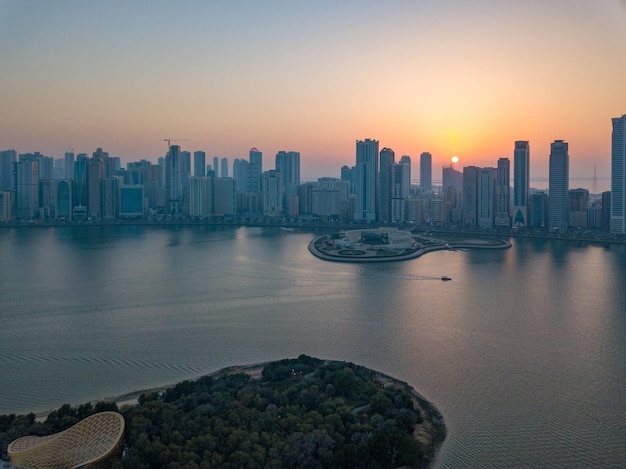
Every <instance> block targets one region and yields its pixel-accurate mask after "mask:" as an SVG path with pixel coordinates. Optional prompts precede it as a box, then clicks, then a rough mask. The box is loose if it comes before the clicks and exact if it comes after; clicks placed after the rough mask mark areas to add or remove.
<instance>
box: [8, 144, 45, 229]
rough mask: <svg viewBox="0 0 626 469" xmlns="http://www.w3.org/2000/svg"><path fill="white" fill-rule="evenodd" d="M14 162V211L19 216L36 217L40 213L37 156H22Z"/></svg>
mask: <svg viewBox="0 0 626 469" xmlns="http://www.w3.org/2000/svg"><path fill="white" fill-rule="evenodd" d="M23 156H25V155H20V161H18V162H16V163H13V166H14V177H15V182H14V187H15V198H14V200H13V203H14V213H15V216H16V217H17V218H18V219H19V218H22V219H23V218H35V217H37V216H38V215H39V168H38V165H37V160H36V158H28V157H25V158H22V157H23Z"/></svg>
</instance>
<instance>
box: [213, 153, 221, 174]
mask: <svg viewBox="0 0 626 469" xmlns="http://www.w3.org/2000/svg"><path fill="white" fill-rule="evenodd" d="M219 164H220V159H219V158H218V157H217V156H214V157H213V176H214V177H216V178H217V177H220V168H219Z"/></svg>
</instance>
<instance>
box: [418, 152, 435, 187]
mask: <svg viewBox="0 0 626 469" xmlns="http://www.w3.org/2000/svg"><path fill="white" fill-rule="evenodd" d="M420 189H421V190H422V192H431V191H432V190H433V157H432V155H431V154H430V153H428V152H424V153H422V154H421V155H420Z"/></svg>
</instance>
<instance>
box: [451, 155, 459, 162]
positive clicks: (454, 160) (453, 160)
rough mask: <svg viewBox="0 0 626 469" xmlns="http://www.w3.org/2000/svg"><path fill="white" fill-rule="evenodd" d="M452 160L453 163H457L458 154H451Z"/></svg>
mask: <svg viewBox="0 0 626 469" xmlns="http://www.w3.org/2000/svg"><path fill="white" fill-rule="evenodd" d="M452 162H453V163H458V162H459V157H458V156H456V155H455V156H453V157H452Z"/></svg>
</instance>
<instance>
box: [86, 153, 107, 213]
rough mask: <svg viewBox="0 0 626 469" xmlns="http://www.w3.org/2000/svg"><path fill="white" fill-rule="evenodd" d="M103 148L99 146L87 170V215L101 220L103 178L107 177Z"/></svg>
mask: <svg viewBox="0 0 626 469" xmlns="http://www.w3.org/2000/svg"><path fill="white" fill-rule="evenodd" d="M102 153H103V152H102V149H101V148H98V150H97V151H96V152H94V154H93V157H92V158H90V160H89V171H88V172H87V190H88V192H89V195H88V196H87V202H88V204H87V216H88V217H90V218H92V219H94V220H99V219H100V218H101V217H102V180H103V179H104V177H105V170H104V166H105V158H104V157H103V156H102Z"/></svg>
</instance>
